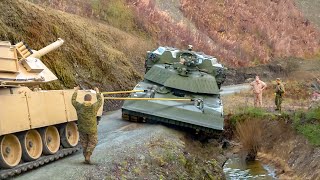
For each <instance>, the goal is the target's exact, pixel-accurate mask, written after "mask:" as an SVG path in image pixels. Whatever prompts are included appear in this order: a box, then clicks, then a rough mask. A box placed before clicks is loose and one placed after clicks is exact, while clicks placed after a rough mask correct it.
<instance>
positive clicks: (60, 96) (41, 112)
mask: <svg viewBox="0 0 320 180" xmlns="http://www.w3.org/2000/svg"><path fill="white" fill-rule="evenodd" d="M73 93H74V90H49V91H44V90H40V91H31V90H30V89H29V88H28V87H15V86H11V87H0V107H1V108H0V114H1V116H0V146H1V151H0V165H1V166H0V179H3V178H8V177H10V176H14V175H16V174H19V173H21V172H24V171H28V170H30V169H33V168H36V167H39V166H41V165H43V164H46V163H48V162H51V161H54V160H57V159H59V158H62V157H64V156H66V155H69V154H72V153H74V152H76V151H77V150H79V146H78V141H79V134H78V130H77V125H76V121H77V119H78V118H77V114H76V110H75V108H74V107H73V106H72V103H71V97H72V94H73ZM85 94H91V95H92V101H93V102H96V101H97V99H96V93H95V92H94V91H84V90H79V91H78V96H77V101H78V102H83V97H84V95H85ZM102 110H103V106H101V107H100V109H99V111H98V113H97V116H98V117H99V116H101V115H102ZM35 131H36V132H37V134H39V138H40V139H41V140H42V141H41V140H40V142H37V141H35V140H34V134H33V135H31V136H26V135H27V134H28V133H31V132H35ZM54 133H56V134H54ZM6 137H8V138H7V140H6ZM9 137H17V139H18V141H14V140H10V138H9ZM48 137H50V138H49V139H50V140H48ZM68 138H70V139H68ZM66 139H68V140H66ZM47 140H48V141H47ZM30 143H31V144H30ZM37 143H38V144H37ZM50 143H53V144H54V145H56V146H55V147H56V148H57V149H55V150H52V151H51V149H50V148H51V147H52V145H48V144H50ZM45 145H47V146H45ZM39 147H40V149H39V151H40V154H42V155H41V156H40V157H33V156H32V153H33V152H34V151H37V148H39ZM42 147H43V149H44V148H45V147H47V148H49V151H48V150H47V151H46V152H45V151H44V150H43V149H42ZM7 148H9V149H10V151H6V149H7ZM3 149H4V151H2V150H3ZM30 149H34V150H30ZM28 150H30V151H28ZM19 151H20V152H19ZM41 151H42V152H41ZM12 152H13V153H12ZM14 152H19V153H20V154H19V153H17V154H18V155H17V156H16V159H17V162H18V164H15V163H11V162H13V161H12V159H9V158H7V157H9V156H8V154H9V155H10V153H11V155H15V154H14ZM21 152H22V156H21ZM28 153H30V154H28ZM25 154H28V155H29V156H31V158H30V157H29V156H28V158H25V157H24V155H25ZM13 157H14V156H13Z"/></svg>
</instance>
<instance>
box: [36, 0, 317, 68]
mask: <svg viewBox="0 0 320 180" xmlns="http://www.w3.org/2000/svg"><path fill="white" fill-rule="evenodd" d="M30 1H33V2H35V3H39V4H43V5H44V6H51V7H53V8H57V9H60V10H62V11H66V12H70V13H74V14H78V15H81V16H85V17H90V18H95V19H99V20H102V21H105V22H107V23H109V24H111V25H113V26H116V27H119V28H121V29H123V30H125V31H130V32H140V33H141V32H143V33H145V32H147V34H149V35H150V36H151V37H152V38H153V39H154V40H155V41H156V42H157V43H158V44H162V45H168V46H176V47H179V48H185V47H186V46H187V45H188V44H193V45H194V47H195V49H196V50H199V51H204V52H205V53H208V54H212V55H215V56H217V57H218V58H219V59H221V60H222V61H223V62H224V63H225V64H228V65H230V66H252V65H256V64H260V63H268V62H270V61H272V60H274V59H279V58H284V57H300V58H311V57H315V56H319V54H320V32H319V29H317V28H316V27H315V26H314V24H313V23H314V22H316V21H317V20H316V19H317V17H316V16H315V15H313V16H312V15H311V14H312V13H307V15H306V16H304V13H302V12H301V11H300V9H299V8H298V7H302V9H303V10H304V11H303V12H307V11H306V8H308V7H310V6H312V4H316V3H314V2H311V1H310V0H304V1H301V2H300V1H299V2H298V4H299V6H298V7H297V6H296V4H295V1H294V0H285V1H279V0H271V1H247V0H218V1H207V0H170V1H160V0H110V1H109V0H91V1H84V0H75V1H72V2H71V1H67V0H50V1H48V0H30ZM127 5H129V7H131V10H130V9H128V7H127ZM316 7H317V6H314V8H312V9H313V10H314V11H315V12H316ZM132 12H133V14H132ZM307 18H310V19H312V20H314V21H310V20H309V19H307ZM138 34H139V33H138Z"/></svg>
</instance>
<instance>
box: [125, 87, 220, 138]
mask: <svg viewBox="0 0 320 180" xmlns="http://www.w3.org/2000/svg"><path fill="white" fill-rule="evenodd" d="M154 85H157V84H155V83H152V82H150V81H143V82H140V83H139V84H138V85H137V86H136V87H135V89H134V90H140V89H148V88H150V87H151V86H154ZM170 92H171V91H170ZM170 92H169V93H166V94H161V93H155V94H154V95H151V96H153V97H154V98H181V97H178V96H175V95H174V94H172V93H170ZM184 93H185V94H184V97H192V98H195V99H197V98H201V99H203V101H204V105H203V107H197V106H196V105H195V103H194V102H188V101H187V102H185V101H182V102H181V101H158V100H148V101H136V100H126V101H125V102H124V104H123V106H122V112H123V118H124V119H128V120H133V121H134V120H135V119H136V120H137V121H147V120H152V121H158V122H163V123H168V124H174V125H178V126H184V127H190V128H193V129H196V130H202V131H206V132H213V131H222V130H223V123H224V118H223V111H222V110H223V106H222V103H221V100H220V98H219V96H217V95H205V94H201V95H199V94H195V93H188V92H184ZM130 97H150V94H148V93H144V92H140V93H132V94H131V95H130ZM208 104H209V105H211V106H209V105H208ZM212 105H215V107H213V106H212ZM132 117H134V118H132Z"/></svg>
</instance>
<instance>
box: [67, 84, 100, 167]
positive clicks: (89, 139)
mask: <svg viewBox="0 0 320 180" xmlns="http://www.w3.org/2000/svg"><path fill="white" fill-rule="evenodd" d="M79 89H80V88H79V86H78V87H75V92H74V93H73V95H72V105H73V106H74V107H75V109H76V111H77V116H78V129H79V135H80V143H81V145H82V149H83V156H84V158H85V161H84V163H86V164H90V163H91V162H90V157H91V155H92V152H93V150H94V148H95V147H96V145H97V143H98V133H97V112H98V110H99V108H100V107H101V105H102V98H101V93H99V89H98V88H96V87H95V88H94V90H95V91H96V92H97V102H95V103H92V102H91V99H92V97H91V95H90V94H86V95H85V96H84V102H83V103H79V102H77V101H76V99H77V95H78V90H79Z"/></svg>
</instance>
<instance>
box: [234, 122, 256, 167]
mask: <svg viewBox="0 0 320 180" xmlns="http://www.w3.org/2000/svg"><path fill="white" fill-rule="evenodd" d="M261 127H262V126H261V121H260V120H258V119H247V120H244V121H241V122H237V125H236V132H237V133H236V135H237V138H238V139H239V142H240V143H241V145H242V149H241V150H242V152H241V154H242V155H243V156H244V157H245V159H246V160H248V161H253V160H255V158H256V156H257V153H258V151H259V148H260V146H261V140H262V134H261V133H262V132H261Z"/></svg>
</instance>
